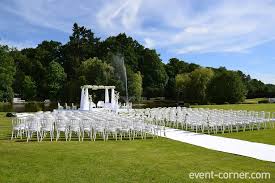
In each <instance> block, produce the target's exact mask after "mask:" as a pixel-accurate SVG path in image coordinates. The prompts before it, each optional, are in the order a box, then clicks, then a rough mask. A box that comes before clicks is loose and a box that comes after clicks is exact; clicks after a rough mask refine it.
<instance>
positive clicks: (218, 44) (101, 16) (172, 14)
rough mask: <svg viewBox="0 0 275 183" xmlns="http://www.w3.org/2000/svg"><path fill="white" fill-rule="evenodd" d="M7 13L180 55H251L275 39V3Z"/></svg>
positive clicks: (21, 1) (47, 5)
mask: <svg viewBox="0 0 275 183" xmlns="http://www.w3.org/2000/svg"><path fill="white" fill-rule="evenodd" d="M0 5H1V7H2V9H4V10H6V11H8V12H10V13H13V14H15V15H17V16H20V17H22V18H23V19H24V20H26V21H28V22H29V23H31V24H33V25H36V26H41V27H47V28H51V29H57V30H59V31H63V32H66V33H69V32H71V26H72V23H73V22H79V23H80V24H82V25H85V26H88V27H90V28H92V29H93V30H94V31H95V32H100V33H101V34H103V35H106V36H109V35H114V34H117V33H120V32H126V33H127V34H128V35H130V36H133V37H134V38H135V39H138V40H139V41H142V42H143V43H144V44H145V45H146V46H147V47H155V48H157V49H158V48H162V49H165V50H167V51H168V52H172V53H176V54H186V53H190V52H192V53H207V52H247V51H248V50H249V49H250V48H252V47H255V46H257V45H260V44H263V43H265V42H268V41H271V40H274V39H275V31H274V30H275V1H273V0H265V1H263V0H243V1H242V2H241V3H240V1H239V0H230V1H228V0H217V1H212V0H211V1H210V0H209V1H200V0H184V1H182V0H169V1H166V0H149V1H145V0H134V1H133V0H105V1H99V0H94V1H90V0H83V1H80V2H76V1H73V0H66V1H64V0H63V1H62V0H59V1H53V0H49V1H37V0H27V1H26V0H16V1H15V0H13V1H11V3H0Z"/></svg>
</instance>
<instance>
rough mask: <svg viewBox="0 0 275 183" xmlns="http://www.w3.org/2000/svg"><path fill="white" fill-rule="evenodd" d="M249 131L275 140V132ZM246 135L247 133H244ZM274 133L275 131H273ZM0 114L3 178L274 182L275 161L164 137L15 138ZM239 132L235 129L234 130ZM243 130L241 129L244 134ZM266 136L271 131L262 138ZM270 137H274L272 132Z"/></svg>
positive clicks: (0, 179) (0, 174) (0, 171)
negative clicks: (239, 175)
mask: <svg viewBox="0 0 275 183" xmlns="http://www.w3.org/2000/svg"><path fill="white" fill-rule="evenodd" d="M266 132H267V130H262V131H259V132H257V133H259V134H258V135H256V136H255V135H253V134H251V135H247V138H248V140H249V139H251V140H253V141H261V140H263V139H265V140H264V141H265V142H268V143H269V141H268V139H269V138H273V139H274V133H273V132H274V131H273V132H270V133H268V134H267V133H266ZM244 133H245V134H247V133H246V132H244ZM272 133H273V134H272ZM9 134H10V121H9V119H7V118H6V117H4V113H0V182H1V183H2V182H4V183H5V182H240V181H241V182H261V181H262V182H274V181H275V163H270V162H264V161H259V160H255V159H252V158H247V157H242V156H237V155H232V154H227V153H222V152H217V151H212V150H208V149H205V148H200V147H196V146H193V145H189V144H185V143H181V142H177V141H172V140H168V139H164V138H159V139H148V140H135V141H108V142H103V141H96V142H90V141H85V142H77V141H71V142H62V141H59V142H49V141H45V142H40V143H38V142H30V143H26V142H16V141H10V140H8V137H9ZM234 134H236V133H234ZM240 134H241V133H238V135H240ZM264 134H267V135H266V137H264V138H263V136H264ZM269 135H270V136H269ZM210 171H214V172H270V173H271V179H270V180H253V181H252V180H251V179H250V180H234V179H231V180H228V181H225V180H222V179H214V180H211V179H208V180H200V179H197V180H192V179H189V176H188V174H189V173H190V172H210Z"/></svg>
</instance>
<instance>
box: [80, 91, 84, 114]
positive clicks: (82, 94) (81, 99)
mask: <svg viewBox="0 0 275 183" xmlns="http://www.w3.org/2000/svg"><path fill="white" fill-rule="evenodd" d="M83 99H84V88H83V87H81V98H80V109H82V108H83Z"/></svg>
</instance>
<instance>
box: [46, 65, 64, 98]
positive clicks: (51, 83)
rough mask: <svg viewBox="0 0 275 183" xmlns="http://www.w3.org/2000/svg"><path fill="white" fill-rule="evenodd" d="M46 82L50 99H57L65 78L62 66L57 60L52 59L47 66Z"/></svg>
mask: <svg viewBox="0 0 275 183" xmlns="http://www.w3.org/2000/svg"><path fill="white" fill-rule="evenodd" d="M48 72H49V73H48V75H47V83H48V89H49V96H50V98H51V99H54V100H57V99H58V98H59V96H60V94H61V89H62V88H63V86H64V81H65V80H66V73H65V71H64V68H63V67H62V66H61V65H60V64H59V63H57V62H55V61H52V62H50V64H49V67H48Z"/></svg>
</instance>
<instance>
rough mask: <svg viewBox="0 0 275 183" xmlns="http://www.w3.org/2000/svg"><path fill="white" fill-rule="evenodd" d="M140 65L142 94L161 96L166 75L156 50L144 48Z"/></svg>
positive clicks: (165, 82)
mask: <svg viewBox="0 0 275 183" xmlns="http://www.w3.org/2000/svg"><path fill="white" fill-rule="evenodd" d="M141 65H142V67H141V70H140V71H141V74H142V75H143V88H144V95H145V96H147V97H159V96H163V95H164V89H165V86H166V84H167V82H168V76H167V73H166V71H165V68H164V64H163V63H162V62H161V60H160V58H159V55H158V54H157V53H156V51H155V50H150V49H147V48H146V49H145V50H144V52H143V60H142V64H141Z"/></svg>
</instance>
